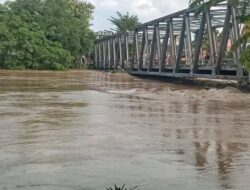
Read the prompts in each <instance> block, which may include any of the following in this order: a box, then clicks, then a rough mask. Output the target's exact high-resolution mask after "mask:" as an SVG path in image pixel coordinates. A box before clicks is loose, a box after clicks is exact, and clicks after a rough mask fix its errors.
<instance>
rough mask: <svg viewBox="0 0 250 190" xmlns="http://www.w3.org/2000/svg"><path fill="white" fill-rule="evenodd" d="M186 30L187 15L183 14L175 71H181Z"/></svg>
mask: <svg viewBox="0 0 250 190" xmlns="http://www.w3.org/2000/svg"><path fill="white" fill-rule="evenodd" d="M185 31H186V15H185V16H183V21H182V29H181V35H180V41H179V48H178V54H177V59H176V64H175V66H174V73H177V72H178V71H179V66H180V62H181V57H182V53H183V48H184V38H185Z"/></svg>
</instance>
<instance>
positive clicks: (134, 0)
mask: <svg viewBox="0 0 250 190" xmlns="http://www.w3.org/2000/svg"><path fill="white" fill-rule="evenodd" d="M4 1H5V0H0V2H4ZM87 1H89V2H91V3H92V4H94V5H95V7H96V9H95V13H94V21H93V26H92V28H93V29H94V30H95V31H100V30H109V29H110V28H112V26H111V24H110V22H109V21H108V19H109V18H110V17H111V16H115V15H116V11H120V12H121V13H123V14H125V13H126V12H129V13H130V14H136V15H138V17H139V19H140V21H141V22H147V21H150V20H153V19H155V18H157V17H161V16H164V15H168V14H170V13H173V12H176V11H178V10H181V9H185V8H187V6H188V0H87Z"/></svg>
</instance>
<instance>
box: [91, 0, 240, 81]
mask: <svg viewBox="0 0 250 190" xmlns="http://www.w3.org/2000/svg"><path fill="white" fill-rule="evenodd" d="M240 9H241V7H240V6H239V7H235V6H234V5H231V4H229V3H228V2H227V1H224V2H221V3H220V4H218V5H217V6H215V7H212V8H211V9H210V10H208V11H206V12H204V13H201V14H200V15H198V16H196V15H195V13H196V10H195V9H185V10H182V11H179V12H176V13H173V14H171V15H167V16H164V17H161V18H158V19H155V20H152V21H150V22H147V23H144V24H141V25H139V26H137V27H136V28H135V29H134V31H133V32H130V33H118V34H114V35H111V36H107V37H104V38H102V39H99V40H97V41H96V44H95V67H96V68H99V69H104V70H106V69H117V68H121V69H125V70H128V71H129V72H134V73H136V72H137V73H140V72H147V73H152V72H158V73H162V72H167V73H173V74H174V73H185V74H186V73H189V74H190V75H194V74H203V73H204V74H210V75H221V74H227V68H229V69H228V74H230V75H235V76H238V77H241V76H242V75H243V68H242V66H241V64H240V61H239V58H240V54H241V50H242V49H243V47H238V48H234V49H231V46H232V44H234V43H235V42H236V41H238V39H239V37H240V28H241V25H240V24H239V23H238V20H237V16H238V14H239V11H240ZM229 51H232V58H230V59H229V58H227V55H226V54H227V53H228V52H229ZM201 63H202V64H201ZM225 68H226V69H225Z"/></svg>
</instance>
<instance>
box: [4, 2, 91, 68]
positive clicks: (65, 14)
mask: <svg viewBox="0 0 250 190" xmlns="http://www.w3.org/2000/svg"><path fill="white" fill-rule="evenodd" d="M93 9H94V7H93V6H92V5H91V4H90V3H86V2H82V1H79V0H16V1H10V2H7V3H5V4H4V5H1V4H0V25H1V27H0V41H1V42H0V67H2V68H7V69H52V70H64V69H67V68H72V67H74V66H75V65H74V59H76V58H77V57H80V56H81V55H83V54H87V53H89V52H90V51H91V50H92V47H93V39H94V35H93V33H92V31H91V30H90V21H91V16H92V12H93Z"/></svg>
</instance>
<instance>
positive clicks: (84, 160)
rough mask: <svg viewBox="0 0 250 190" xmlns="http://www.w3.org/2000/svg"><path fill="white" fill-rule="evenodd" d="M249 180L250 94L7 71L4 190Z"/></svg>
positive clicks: (242, 189)
mask: <svg viewBox="0 0 250 190" xmlns="http://www.w3.org/2000/svg"><path fill="white" fill-rule="evenodd" d="M114 184H118V185H123V184H126V185H127V186H128V187H133V186H139V189H140V190H163V189H170V190H184V189H185V190H221V189H222V190H223V189H235V190H236V189H237V190H249V189H250V94H244V93H241V92H239V91H238V90H236V89H233V88H225V89H209V90H205V89H201V88H198V87H191V86H185V85H181V84H171V83H168V82H160V81H151V80H146V79H139V78H136V77H133V76H129V75H127V74H111V73H105V72H94V71H82V72H80V71H71V72H60V73H57V72H30V71H26V72H23V71H22V72H21V71H19V72H16V71H15V72H14V71H0V190H15V189H20V190H22V189H24V190H30V189H32V190H33V189H34V190H45V189H46V190H92V189H97V190H102V189H103V190H105V187H109V186H113V185H114Z"/></svg>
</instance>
